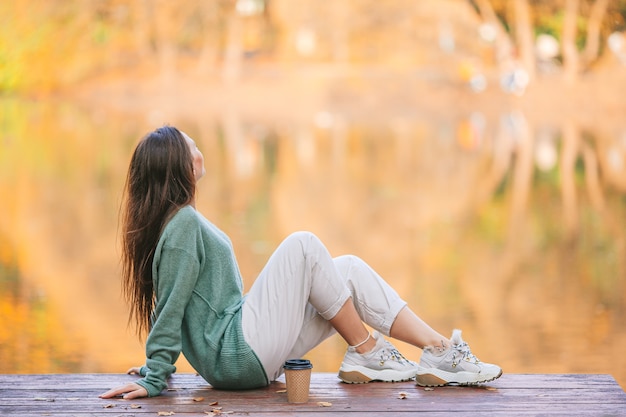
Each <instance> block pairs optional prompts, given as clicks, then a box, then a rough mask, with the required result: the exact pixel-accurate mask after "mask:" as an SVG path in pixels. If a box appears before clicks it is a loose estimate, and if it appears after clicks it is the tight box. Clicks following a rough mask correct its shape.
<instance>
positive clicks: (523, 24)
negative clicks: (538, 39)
mask: <svg viewBox="0 0 626 417" xmlns="http://www.w3.org/2000/svg"><path fill="white" fill-rule="evenodd" d="M513 6H514V8H515V9H514V10H515V35H516V36H515V37H516V41H517V47H518V50H519V57H520V60H521V61H522V65H523V66H524V69H525V70H526V71H527V73H528V77H529V78H530V79H531V80H532V79H534V78H535V49H534V40H533V26H532V22H531V20H530V6H529V5H528V0H514V2H513Z"/></svg>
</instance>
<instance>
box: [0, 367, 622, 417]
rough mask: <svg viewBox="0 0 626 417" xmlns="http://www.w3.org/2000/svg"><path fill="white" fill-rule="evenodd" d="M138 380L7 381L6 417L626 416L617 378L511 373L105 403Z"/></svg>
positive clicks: (209, 391)
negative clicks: (430, 382) (479, 382)
mask: <svg viewBox="0 0 626 417" xmlns="http://www.w3.org/2000/svg"><path fill="white" fill-rule="evenodd" d="M135 378H136V377H134V376H130V375H123V374H59V375H0V416H11V417H13V416H53V417H54V416H63V417H71V416H77V417H83V416H111V417H118V416H126V417H148V416H168V415H171V416H178V417H180V416H205V417H206V416H207V415H208V416H213V415H222V414H223V415H233V416H240V415H250V416H320V415H322V414H327V415H333V416H334V415H342V416H367V415H371V416H374V415H376V416H383V415H384V416H390V417H391V416H393V417H396V416H399V417H402V416H413V415H436V416H451V415H455V416H471V415H489V416H626V393H625V392H624V390H622V388H621V387H620V386H619V385H618V384H617V383H616V382H615V379H613V377H611V376H610V375H580V374H566V375H560V374H559V375H535V374H532V375H531V374H528V375H526V374H504V375H503V376H502V377H501V378H500V379H498V380H496V381H493V382H491V383H489V384H486V385H483V386H479V387H455V386H448V387H439V388H426V389H425V388H423V387H417V386H415V384H414V383H413V382H399V383H370V384H364V385H348V384H344V383H341V382H339V380H338V379H337V377H336V375H335V374H327V373H314V374H313V376H312V380H311V394H310V398H309V402H308V403H306V404H289V403H288V402H287V394H286V393H285V384H284V382H283V381H284V380H282V379H281V380H280V381H278V382H274V383H272V384H271V386H269V387H267V388H264V389H258V390H251V391H219V390H215V389H213V388H211V387H210V385H208V384H207V383H206V382H205V381H204V380H203V379H202V378H201V377H199V376H196V375H194V374H175V375H173V376H172V378H171V380H170V388H169V389H168V390H167V391H166V392H164V394H163V395H162V396H160V397H155V398H142V399H139V400H130V401H129V400H122V399H113V400H111V399H108V400H105V399H100V398H98V395H99V394H100V393H102V392H104V391H106V390H107V389H109V388H111V387H114V386H117V385H120V384H121V383H125V382H128V381H133V380H134V379H135Z"/></svg>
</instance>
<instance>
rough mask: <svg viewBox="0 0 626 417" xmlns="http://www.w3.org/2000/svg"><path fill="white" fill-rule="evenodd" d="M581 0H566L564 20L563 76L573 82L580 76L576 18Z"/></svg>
mask: <svg viewBox="0 0 626 417" xmlns="http://www.w3.org/2000/svg"><path fill="white" fill-rule="evenodd" d="M578 2H579V0H566V2H565V19H564V21H563V39H562V45H561V46H562V49H563V76H564V78H565V81H567V82H573V81H575V80H576V78H577V77H578V68H579V62H578V61H579V57H578V49H577V48H576V19H577V18H578Z"/></svg>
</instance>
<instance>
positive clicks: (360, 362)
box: [339, 332, 418, 384]
mask: <svg viewBox="0 0 626 417" xmlns="http://www.w3.org/2000/svg"><path fill="white" fill-rule="evenodd" d="M372 337H373V338H374V339H375V340H376V346H375V347H374V348H373V349H372V350H371V351H369V352H367V353H364V354H360V353H358V352H357V351H356V350H355V349H354V348H353V347H348V351H347V352H346V355H345V356H344V358H343V362H342V363H341V367H340V368H339V379H341V380H342V381H343V382H346V383H348V384H363V383H366V382H371V381H383V382H397V381H408V380H409V379H412V378H413V377H415V373H416V372H417V369H418V366H417V364H416V363H415V362H412V361H410V360H408V359H406V358H405V357H404V356H402V354H401V353H400V352H398V350H397V349H396V348H395V347H394V346H393V345H392V344H391V343H389V342H388V341H387V340H385V338H384V337H383V336H382V335H381V334H380V333H378V332H374V333H373V335H372Z"/></svg>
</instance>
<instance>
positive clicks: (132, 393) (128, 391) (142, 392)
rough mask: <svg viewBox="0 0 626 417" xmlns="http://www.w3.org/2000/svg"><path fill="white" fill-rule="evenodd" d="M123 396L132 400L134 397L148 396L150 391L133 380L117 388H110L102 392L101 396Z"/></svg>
mask: <svg viewBox="0 0 626 417" xmlns="http://www.w3.org/2000/svg"><path fill="white" fill-rule="evenodd" d="M120 395H121V396H122V398H124V399H125V400H132V399H134V398H141V397H147V396H148V391H146V389H145V388H144V387H142V386H141V385H139V384H135V383H134V382H131V383H130V384H126V385H122V386H119V387H117V388H113V389H110V390H108V391H107V392H105V393H103V394H100V395H99V397H100V398H113V397H117V396H120Z"/></svg>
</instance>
